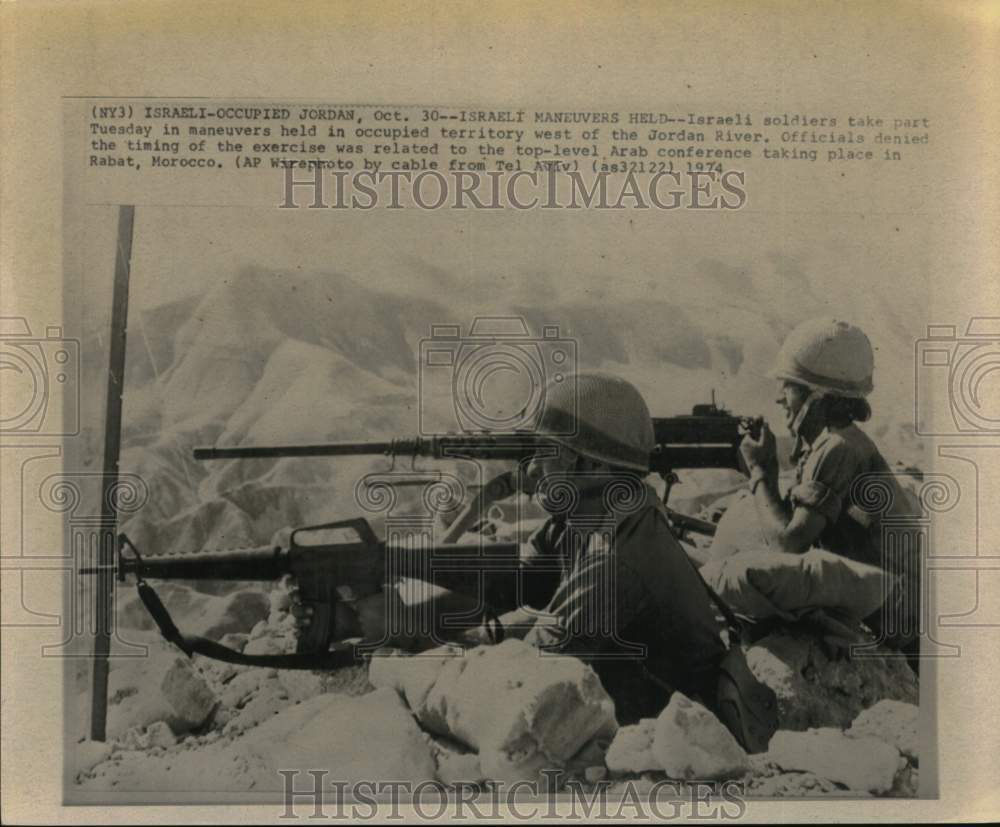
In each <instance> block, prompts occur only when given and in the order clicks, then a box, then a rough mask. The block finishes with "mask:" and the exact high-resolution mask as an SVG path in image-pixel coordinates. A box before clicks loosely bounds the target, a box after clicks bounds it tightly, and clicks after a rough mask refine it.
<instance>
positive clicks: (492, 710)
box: [369, 639, 617, 782]
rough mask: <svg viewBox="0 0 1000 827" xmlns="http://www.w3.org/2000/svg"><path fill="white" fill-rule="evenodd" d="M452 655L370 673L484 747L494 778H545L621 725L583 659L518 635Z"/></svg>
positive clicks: (425, 715) (433, 726)
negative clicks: (544, 649)
mask: <svg viewBox="0 0 1000 827" xmlns="http://www.w3.org/2000/svg"><path fill="white" fill-rule="evenodd" d="M449 654H450V650H447V651H442V650H434V651H432V652H430V653H427V654H426V655H422V656H415V657H410V658H376V659H373V661H372V668H371V672H370V676H369V677H370V680H371V681H372V683H373V684H375V685H376V686H391V687H394V688H396V689H397V690H398V691H400V692H401V693H402V694H403V696H404V697H405V698H406V701H407V703H408V704H409V706H410V708H411V709H412V710H413V713H414V715H416V717H417V719H418V720H419V721H420V723H421V724H422V725H423V726H424V728H425V729H427V730H429V731H430V732H433V733H435V734H439V735H447V736H449V737H451V738H454V739H455V740H457V741H459V742H461V743H463V744H465V745H466V746H468V747H470V748H472V749H475V750H477V751H478V752H479V760H480V765H481V767H482V770H483V772H484V774H485V775H486V777H487V778H489V779H492V780H496V781H508V782H513V781H515V780H520V779H538V778H542V776H541V771H542V770H543V769H555V768H562V767H564V766H565V765H566V764H567V762H568V761H569V760H570V759H571V758H572V757H573V756H574V755H575V754H576V753H577V752H579V751H580V749H581V748H582V747H583V746H584V745H585V744H586V743H587V742H588V741H590V740H591V738H593V737H595V736H597V735H600V734H604V735H606V736H607V737H608V738H610V737H611V735H613V734H614V731H615V730H616V729H617V724H616V723H615V717H614V714H615V713H614V704H613V702H612V701H611V699H610V698H609V697H608V694H607V693H606V692H605V691H604V688H603V687H602V686H601V683H600V680H599V679H598V677H597V675H596V674H595V673H594V671H593V670H592V669H591V668H590V667H589V666H586V665H585V664H584V663H582V662H581V661H579V660H577V659H576V658H571V657H552V656H546V655H543V654H542V653H541V652H539V650H538V649H536V648H534V647H533V646H531V645H529V644H527V643H525V642H524V641H521V640H513V639H512V640H506V641H504V642H503V643H501V644H499V645H497V646H479V647H476V648H475V649H470V650H468V651H466V652H465V653H464V654H463V655H461V656H458V657H451V656H449Z"/></svg>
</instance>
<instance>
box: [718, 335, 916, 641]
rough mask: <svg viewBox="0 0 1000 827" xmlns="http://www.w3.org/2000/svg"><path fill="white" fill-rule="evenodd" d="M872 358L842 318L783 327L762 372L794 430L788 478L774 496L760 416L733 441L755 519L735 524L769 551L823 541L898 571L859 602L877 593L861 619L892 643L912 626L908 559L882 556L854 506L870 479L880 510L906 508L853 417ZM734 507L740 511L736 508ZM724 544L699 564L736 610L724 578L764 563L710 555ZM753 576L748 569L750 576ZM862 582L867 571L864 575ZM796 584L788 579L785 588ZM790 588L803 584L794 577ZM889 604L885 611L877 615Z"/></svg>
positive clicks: (851, 598) (861, 415)
mask: <svg viewBox="0 0 1000 827" xmlns="http://www.w3.org/2000/svg"><path fill="white" fill-rule="evenodd" d="M873 368H874V356H873V352H872V346H871V343H870V342H869V340H868V337H867V336H866V335H865V334H864V333H863V332H862V331H861V330H860V329H859V328H857V327H854V326H852V325H850V324H847V323H846V322H839V321H828V320H825V319H817V320H812V321H808V322H805V323H803V324H802V325H800V326H799V327H797V328H796V329H795V330H794V331H793V332H792V333H791V334H790V335H789V337H788V339H787V340H786V341H785V343H784V345H783V346H782V348H781V351H780V353H779V355H778V359H777V364H776V365H775V368H774V369H773V371H772V376H773V377H774V378H776V379H778V380H779V381H780V382H781V389H780V394H781V395H780V396H779V398H778V399H777V403H778V404H779V405H780V406H781V407H783V408H784V410H785V423H786V425H787V426H788V429H789V430H790V431H791V433H792V435H793V436H794V437H795V449H794V452H793V455H792V459H793V461H795V462H796V469H795V481H794V484H793V485H792V486H791V488H790V489H789V491H788V493H787V495H786V496H782V494H781V492H780V491H779V487H778V460H777V454H776V444H775V438H774V434H773V433H772V432H771V430H770V429H769V428H768V426H767V425H766V424H765V425H764V426H763V428H762V429H761V433H760V436H759V437H758V438H757V439H754V438H753V437H752V436H750V435H747V436H746V437H745V438H744V440H743V443H742V445H741V446H740V451H741V454H742V456H743V459H744V461H745V462H746V465H747V469H748V471H749V474H750V486H749V488H750V492H751V496H752V498H753V504H754V507H755V508H754V510H755V514H756V523H757V525H756V526H753V527H751V526H744V527H743V530H744V534H745V535H749V536H753V535H754V534H755V533H756V536H757V537H758V538H759V540H760V541H761V544H762V545H763V547H765V548H767V549H770V550H771V551H772V552H784V553H788V554H794V555H801V554H803V553H805V552H807V551H809V550H810V549H814V548H819V549H826V550H828V551H830V552H833V553H835V554H836V555H840V556H842V557H846V558H849V559H850V560H853V561H857V562H858V563H861V564H866V566H876V567H880V568H881V569H883V570H884V571H888V572H891V573H892V574H894V575H902V576H903V578H904V580H905V582H903V583H902V584H901V585H899V586H897V587H894V588H893V587H892V583H893V582H894V581H893V580H888V581H886V582H885V583H884V584H883V585H879V584H878V583H876V585H875V591H874V595H873V596H874V598H875V601H876V605H875V606H871V605H869V606H868V609H867V611H866V612H865V613H866V614H867V612H869V611H871V612H873V610H874V609H876V608H878V605H879V604H882V603H883V599H885V605H884V606H883V611H882V612H873V613H872V614H870V615H869V616H868V617H867V622H868V624H869V625H870V626H872V627H873V628H875V629H876V631H881V632H883V633H884V634H883V635H882V637H883V640H884V641H885V642H887V643H891V644H893V645H896V646H899V647H902V646H903V645H905V644H907V643H909V642H912V640H913V639H914V637H915V632H916V630H915V628H913V627H914V623H915V618H916V616H917V602H918V601H917V594H915V593H914V589H915V588H916V589H918V588H919V585H918V576H919V568H918V562H917V561H916V560H915V559H907V560H892V561H890V560H888V559H885V558H884V556H883V543H882V532H881V530H880V525H879V523H878V520H877V519H876V516H875V515H872V514H870V513H869V512H867V511H865V510H864V509H863V508H862V507H861V506H863V505H864V504H865V502H866V500H867V499H868V496H869V492H866V491H865V490H864V488H865V486H866V485H869V484H870V485H872V486H876V487H878V489H879V490H880V491H881V492H888V499H889V501H890V502H891V505H890V506H889V511H890V513H894V514H906V513H909V510H910V505H909V501H908V500H907V498H906V496H905V495H904V493H903V491H902V490H901V489H900V487H899V485H898V483H897V481H896V479H895V477H894V476H893V475H892V474H891V473H890V470H889V466H888V464H887V463H886V461H885V459H884V458H883V456H882V454H881V453H880V452H879V450H878V447H877V446H876V445H875V443H874V442H873V441H872V440H871V438H870V437H869V436H868V435H867V434H865V433H864V431H862V430H861V429H860V428H858V426H857V424H856V423H857V422H864V421H866V420H867V419H868V418H869V417H870V416H871V408H870V407H869V405H868V402H867V400H866V399H865V397H866V396H867V395H868V394H869V393H870V392H871V390H872V387H873V385H872V374H873ZM726 516H731V517H735V516H736V514H735V509H734V514H733V515H726ZM741 516H743V517H745V516H747V515H746V512H744V513H743V514H742V515H741ZM882 516H883V517H884V516H885V515H882ZM723 519H725V517H724V518H723ZM754 529H756V532H755V531H754ZM720 533H721V531H720ZM719 545H720V546H724V545H725V543H719ZM726 552H727V550H726V549H725V548H719V549H715V550H713V562H711V563H710V564H709V565H708V567H707V568H706V569H704V570H703V573H704V574H705V575H706V577H707V579H708V580H709V582H711V583H712V584H713V585H714V586H715V587H716V588H717V589H718V590H720V593H722V594H723V596H724V597H725V598H726V599H727V601H729V602H730V603H731V604H732V605H734V606H735V608H737V610H747V609H748V606H746V605H741V603H744V602H746V603H749V602H751V601H743V600H742V597H741V595H740V594H739V592H740V590H741V589H740V587H737V586H736V585H734V584H736V583H738V582H739V581H740V579H741V578H740V575H739V573H738V572H737V570H738V569H739V568H740V567H741V566H743V567H744V568H745V567H746V566H747V565H753V566H755V567H756V568H757V569H758V570H762V569H764V568H766V567H767V566H768V565H772V564H771V563H768V562H767V560H766V558H763V557H761V556H760V555H754V556H748V554H749V552H744V553H738V554H736V555H735V557H732V558H728V559H726V560H724V561H722V562H720V561H719V558H720V557H723V556H724V555H725V554H726ZM818 559H820V560H822V558H818ZM774 560H775V561H776V562H774V563H773V564H774V565H780V560H778V559H777V558H774ZM821 568H822V567H817V568H815V570H821ZM827 568H828V569H829V567H827ZM855 570H856V571H858V572H860V573H861V575H860V576H862V577H863V576H864V573H865V572H867V571H869V570H868V569H867V567H856V568H855ZM744 575H745V572H744ZM746 579H747V578H745V577H744V582H745V581H746ZM754 579H755V578H754V577H753V576H751V577H749V580H751V581H752V580H754ZM756 579H757V580H758V581H760V580H762V579H764V578H761V577H759V576H758V577H757V578H756ZM844 582H845V583H847V582H849V579H845V580H844ZM867 582H869V583H871V582H874V581H872V580H871V578H868V579H867ZM883 589H884V590H885V592H883V591H882V590H883ZM796 591H797V590H795V589H790V590H787V593H794V592H796ZM798 591H809V588H807V587H806V586H805V585H804V584H803V588H802V589H800V590H798ZM864 592H865V589H860V590H858V591H857V592H856V593H855V594H853V595H852V594H843V595H841V597H842V598H843V604H844V607H850V606H860V605H862V604H863V603H864V600H863V599H862V595H863V593H864ZM887 594H888V598H887V597H886V595H887ZM744 596H745V595H744ZM768 598H769V599H771V600H772V601H773V602H774V604H775V607H776V609H777V610H779V611H780V610H782V609H796V610H797V609H801V608H802V607H801V606H791V605H781V603H782V599H781V597H780V596H775V595H774V594H771V595H768ZM904 598H905V599H904ZM826 602H827V604H828V605H829V606H831V607H832V608H834V609H836V608H838V606H837V605H836V604H837V599H836V596H833V598H832V599H831V598H829V597H828V598H827V600H826ZM904 603H905V604H906V605H903V604H904ZM749 613H751V614H753V613H754V612H753V611H750V612H749ZM890 614H891V615H892V619H891V622H890V623H887V622H886V621H887V620H889V615H890Z"/></svg>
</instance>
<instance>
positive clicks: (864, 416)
mask: <svg viewBox="0 0 1000 827" xmlns="http://www.w3.org/2000/svg"><path fill="white" fill-rule="evenodd" d="M823 415H824V417H825V419H826V424H827V425H828V426H831V427H833V428H845V427H847V426H848V425H850V424H851V423H852V422H867V421H868V420H869V419H871V416H872V409H871V405H869V404H868V400H866V399H854V398H851V397H846V396H834V395H832V394H827V395H826V396H824V397H823Z"/></svg>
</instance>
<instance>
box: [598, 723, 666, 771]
mask: <svg viewBox="0 0 1000 827" xmlns="http://www.w3.org/2000/svg"><path fill="white" fill-rule="evenodd" d="M655 729H656V718H643V719H642V720H640V721H639V723H637V724H630V725H629V726H623V727H619V729H618V732H617V733H615V738H614V740H613V741H612V742H611V746H610V747H608V754H607V755H606V756H605V757H604V763H605V764H607V766H608V769H609V770H611V772H615V773H640V772H646V771H647V770H662V769H663V765H662V764H661V763H659V761H658V760H657V758H656V756H655V755H654V754H653V733H654V731H655Z"/></svg>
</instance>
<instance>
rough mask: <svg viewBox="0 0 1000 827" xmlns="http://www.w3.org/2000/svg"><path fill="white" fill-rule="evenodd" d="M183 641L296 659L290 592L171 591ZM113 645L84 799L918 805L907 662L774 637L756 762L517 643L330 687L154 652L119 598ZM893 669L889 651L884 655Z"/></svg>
mask: <svg viewBox="0 0 1000 827" xmlns="http://www.w3.org/2000/svg"><path fill="white" fill-rule="evenodd" d="M161 596H162V597H163V598H164V600H165V602H166V604H167V606H168V608H169V609H170V610H171V611H173V612H174V613H175V615H176V616H178V617H179V618H182V624H181V625H182V626H183V627H184V628H185V631H198V632H201V633H203V634H206V635H207V636H210V637H213V638H215V639H217V640H220V641H222V642H224V643H226V644H227V645H229V646H232V647H235V648H238V649H242V650H243V651H246V652H256V653H266V652H280V651H287V650H288V649H289V648H290V646H291V645H292V628H293V627H292V619H291V617H290V616H289V615H288V613H287V611H286V609H287V601H286V599H285V594H284V592H282V591H280V590H277V589H275V590H273V591H270V592H267V591H265V590H263V589H261V588H260V587H259V586H255V587H252V588H244V589H241V590H238V591H233V592H232V593H230V594H223V595H217V594H204V593H201V592H198V591H196V590H194V589H193V588H191V587H190V586H188V585H183V584H176V583H175V584H170V585H166V586H165V587H164V588H163V589H162V590H161ZM119 618H120V623H121V626H122V636H123V637H125V638H127V639H128V640H130V641H138V642H142V643H144V644H145V645H147V646H149V654H148V656H147V657H143V658H113V659H112V673H111V680H110V692H109V714H108V734H109V740H108V742H107V743H106V744H96V743H93V742H89V741H87V740H85V739H84V737H83V735H82V733H83V732H84V728H85V724H86V721H87V715H86V709H87V704H88V703H89V680H88V676H87V675H86V674H85V673H81V674H79V675H78V684H77V689H78V692H79V699H80V712H79V714H78V715H77V727H78V731H79V732H81V736H80V740H79V742H78V744H77V745H76V751H75V755H74V757H73V760H74V766H75V786H76V787H77V788H78V789H81V790H93V791H106V792H109V793H114V792H117V791H130V792H144V791H148V792H152V791H156V792H169V791H178V792H186V793H197V792H234V791H246V790H254V791H267V790H275V791H278V790H279V789H280V785H279V782H280V777H279V776H278V774H277V770H278V769H294V768H297V769H301V770H303V771H304V770H307V769H325V770H327V771H328V772H329V774H330V775H329V777H331V778H337V779H341V780H344V781H348V782H350V781H351V780H354V779H357V780H360V779H366V778H374V779H389V778H391V779H394V780H407V779H408V780H412V781H414V782H420V781H426V780H437V781H440V782H442V783H445V784H454V783H456V782H472V783H476V784H481V785H488V784H490V783H491V782H506V783H511V782H513V781H515V780H519V779H528V780H530V779H535V778H539V777H540V776H539V773H540V771H541V770H542V769H545V768H559V769H562V770H563V771H564V778H566V779H569V778H575V779H577V780H578V781H579V782H580V783H581V784H583V785H591V786H592V785H595V784H598V783H610V784H611V785H612V791H613V789H614V786H615V785H619V784H621V783H623V782H625V781H627V780H632V781H634V782H636V783H637V784H638V789H640V790H641V789H642V787H643V785H647V786H651V785H653V784H655V783H656V782H657V781H658V780H662V779H666V778H672V779H677V780H679V781H686V780H694V779H697V780H706V779H736V780H740V781H742V783H744V784H745V785H746V789H747V791H748V793H749V794H751V795H755V796H762V797H775V796H778V797H782V796H826V795H856V796H868V795H877V796H912V795H915V794H916V789H917V783H918V777H919V757H918V749H917V737H916V732H917V706H916V704H917V701H918V682H917V678H916V676H915V674H914V673H913V672H912V671H911V669H910V667H909V666H908V665H907V664H906V662H905V661H904V660H901V659H899V658H894V657H875V658H864V659H857V660H853V661H852V660H847V659H843V658H835V657H832V656H831V655H830V654H829V653H828V652H827V651H826V649H825V648H824V647H823V646H822V645H821V644H820V643H819V642H817V641H816V640H815V639H814V638H812V637H810V636H808V635H806V634H805V633H803V632H801V631H795V630H792V629H785V630H778V631H775V632H773V633H772V634H770V635H768V636H766V637H764V638H763V639H761V640H759V641H757V642H756V643H754V644H753V645H751V646H749V647H748V648H747V650H746V654H747V660H748V662H749V664H750V666H751V668H752V670H753V671H754V673H755V674H756V675H757V677H758V678H759V679H760V680H762V681H764V682H765V683H766V684H768V685H769V686H770V687H771V688H772V689H773V690H774V691H775V693H776V694H777V696H778V702H779V715H780V730H779V732H778V733H777V734H776V735H775V736H774V738H773V739H772V741H771V744H770V748H769V750H768V751H767V752H766V753H763V754H759V755H750V756H748V755H746V754H745V753H744V752H743V750H742V749H741V748H740V746H739V745H738V744H737V743H736V742H735V740H734V739H733V738H732V736H731V735H730V734H729V732H728V731H727V730H726V729H725V728H724V727H723V726H722V725H721V724H720V723H719V721H718V720H717V719H716V718H715V716H714V715H713V714H712V713H711V712H709V711H708V710H706V709H704V708H703V707H701V706H700V705H698V704H696V703H694V702H693V701H689V700H688V699H687V698H684V696H682V695H675V696H674V699H673V700H672V702H671V704H670V705H669V706H668V707H667V708H666V709H665V710H664V711H663V713H662V714H661V715H660V716H659V718H657V719H648V720H644V721H642V722H641V723H640V724H638V725H635V726H628V727H621V728H619V727H618V726H617V724H616V723H615V718H614V708H613V704H612V703H611V701H610V699H609V698H608V697H607V695H606V694H605V693H604V691H603V689H602V688H601V686H600V683H599V682H598V681H597V679H596V676H595V675H594V674H593V672H592V671H591V670H590V669H589V668H588V667H586V666H585V665H583V664H582V663H580V662H579V661H576V660H574V659H569V658H556V659H549V658H546V659H539V658H538V655H537V653H536V652H535V651H534V650H532V649H531V648H530V647H528V646H527V645H526V644H523V643H521V642H520V641H514V640H510V641H507V642H505V643H504V644H501V645H499V646H493V647H479V648H477V649H475V650H472V651H471V652H467V653H466V655H465V656H464V657H456V656H454V655H455V653H454V652H451V651H448V650H436V651H435V652H433V653H430V654H429V655H428V654H425V655H422V656H419V657H409V656H394V657H376V658H374V659H373V660H372V662H371V665H370V666H358V667H351V668H347V669H342V670H339V671H337V672H334V673H328V674H319V673H313V672H308V671H293V670H282V671H277V670H271V669H263V668H258V667H241V666H233V665H229V664H224V663H221V662H218V661H213V660H208V659H204V658H201V657H199V656H196V657H195V658H194V659H193V660H190V659H188V658H186V657H185V656H184V655H183V654H182V653H180V652H179V651H177V650H176V649H174V648H173V647H171V646H169V645H168V644H165V643H163V642H161V641H159V640H158V639H157V637H156V635H155V632H153V631H151V630H149V625H150V624H149V622H148V618H147V617H146V616H145V612H144V610H143V609H142V607H141V605H139V604H138V603H137V602H136V598H134V597H133V596H131V593H130V592H129V591H125V592H124V593H123V594H122V596H121V598H120V611H119ZM886 654H890V653H886Z"/></svg>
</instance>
